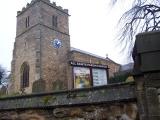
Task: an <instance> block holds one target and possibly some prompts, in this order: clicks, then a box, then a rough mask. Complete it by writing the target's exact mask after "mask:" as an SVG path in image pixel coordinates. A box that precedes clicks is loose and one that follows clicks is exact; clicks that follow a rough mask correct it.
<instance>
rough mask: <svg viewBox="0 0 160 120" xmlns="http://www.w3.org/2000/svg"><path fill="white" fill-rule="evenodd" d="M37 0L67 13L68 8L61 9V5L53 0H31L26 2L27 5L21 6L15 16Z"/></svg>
mask: <svg viewBox="0 0 160 120" xmlns="http://www.w3.org/2000/svg"><path fill="white" fill-rule="evenodd" d="M37 2H43V3H45V4H48V5H49V6H51V7H54V8H56V9H58V10H60V11H61V12H63V13H66V14H68V9H63V8H62V7H61V6H57V5H56V3H55V2H52V3H51V2H50V0H32V1H31V3H27V5H26V6H25V7H23V8H22V10H21V11H17V16H19V15H20V14H22V13H23V12H24V11H26V10H27V9H28V8H30V7H31V6H33V5H34V4H35V3H37Z"/></svg>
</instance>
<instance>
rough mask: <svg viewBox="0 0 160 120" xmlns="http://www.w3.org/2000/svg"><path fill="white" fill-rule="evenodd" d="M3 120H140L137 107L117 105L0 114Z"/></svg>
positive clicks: (124, 104)
mask: <svg viewBox="0 0 160 120" xmlns="http://www.w3.org/2000/svg"><path fill="white" fill-rule="evenodd" d="M0 118H1V120H2V119H3V120H138V112H137V105H136V103H134V102H131V103H116V104H112V105H107V104H106V105H105V104H104V105H91V106H79V107H62V108H54V109H53V108H50V109H45V108H44V109H37V110H34V109H33V110H31V109H30V110H16V111H8V112H7V111H6V112H5V111H3V112H0Z"/></svg>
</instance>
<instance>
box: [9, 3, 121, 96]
mask: <svg viewBox="0 0 160 120" xmlns="http://www.w3.org/2000/svg"><path fill="white" fill-rule="evenodd" d="M68 17H69V14H68V10H67V9H63V8H62V7H59V6H56V4H55V3H54V2H53V3H51V2H50V1H49V0H32V2H31V3H30V4H27V6H26V7H25V8H23V9H22V11H18V12H17V30H16V39H15V43H14V50H13V59H12V81H11V83H12V86H11V87H12V92H19V91H20V90H21V89H23V90H24V91H25V92H26V93H31V92H33V89H32V86H33V84H34V83H35V82H37V81H43V82H44V85H45V87H44V90H43V91H46V92H48V91H53V90H55V88H58V89H59V90H66V89H72V88H75V84H74V83H75V73H74V72H75V71H74V69H79V68H88V73H89V74H88V75H89V77H88V78H90V79H89V83H87V84H89V85H88V86H87V87H91V86H93V77H94V75H93V74H92V73H93V71H95V70H97V69H100V70H99V71H103V70H105V71H106V80H107V78H108V76H112V75H113V73H114V72H116V71H118V69H119V65H118V64H116V63H114V62H113V61H111V60H110V59H105V58H101V57H99V56H95V55H94V54H89V53H88V52H85V51H81V50H78V49H73V48H71V47H70V35H69V25H68ZM73 63H76V64H73ZM94 68H97V69H94ZM79 70H80V69H79ZM85 70H87V69H85ZM108 70H109V71H108ZM103 72H104V71H103ZM82 73H83V72H82ZM82 76H83V75H82ZM104 76H105V75H104ZM81 82H83V80H82V81H81ZM106 84H107V81H106Z"/></svg>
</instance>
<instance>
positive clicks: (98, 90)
mask: <svg viewBox="0 0 160 120" xmlns="http://www.w3.org/2000/svg"><path fill="white" fill-rule="evenodd" d="M135 89H136V88H135V83H119V84H112V85H105V86H100V87H94V88H84V89H75V90H68V91H59V92H51V93H39V94H30V95H21V96H13V97H5V98H0V110H13V109H29V108H46V107H62V106H75V105H89V104H99V103H101V104H102V103H114V102H116V101H118V102H123V101H125V102H127V101H136V92H135Z"/></svg>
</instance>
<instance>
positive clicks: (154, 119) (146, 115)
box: [133, 32, 160, 120]
mask: <svg viewBox="0 0 160 120" xmlns="http://www.w3.org/2000/svg"><path fill="white" fill-rule="evenodd" d="M159 38H160V32H151V33H142V34H139V35H137V37H136V42H135V46H134V50H133V59H134V63H135V64H134V78H135V82H136V93H137V103H138V110H139V117H140V120H160V103H159V97H158V89H159V88H160V39H159Z"/></svg>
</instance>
